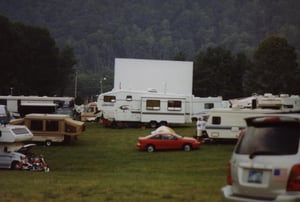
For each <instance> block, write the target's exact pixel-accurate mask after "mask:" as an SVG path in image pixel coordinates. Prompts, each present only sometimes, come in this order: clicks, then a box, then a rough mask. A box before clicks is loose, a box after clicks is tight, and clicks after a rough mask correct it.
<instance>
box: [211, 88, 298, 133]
mask: <svg viewBox="0 0 300 202" xmlns="http://www.w3.org/2000/svg"><path fill="white" fill-rule="evenodd" d="M245 100H247V101H248V104H245V103H244V101H245ZM242 102H243V103H244V104H245V105H238V104H237V103H238V102H236V103H235V106H234V107H233V108H228V109H212V110H211V111H210V112H209V113H208V116H209V118H208V120H207V124H206V131H207V134H208V136H209V138H211V139H237V138H238V137H239V135H240V132H241V130H242V129H243V128H245V127H246V122H245V120H244V119H245V118H246V117H249V116H253V115H262V114H270V113H299V112H300V97H299V96H289V95H286V94H284V95H278V96H277V95H272V94H265V95H263V96H255V97H251V99H243V100H242Z"/></svg>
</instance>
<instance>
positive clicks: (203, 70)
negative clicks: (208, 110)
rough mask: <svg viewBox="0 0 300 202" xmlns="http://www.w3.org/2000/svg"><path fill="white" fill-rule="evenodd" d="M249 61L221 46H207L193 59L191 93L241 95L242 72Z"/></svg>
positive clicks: (231, 96)
mask: <svg viewBox="0 0 300 202" xmlns="http://www.w3.org/2000/svg"><path fill="white" fill-rule="evenodd" d="M249 64H250V61H249V60H248V59H247V57H246V56H245V55H244V54H241V53H240V54H237V55H236V56H234V55H233V54H232V53H231V52H230V51H229V50H226V49H224V48H222V47H215V48H212V47H209V48H207V49H206V50H205V51H202V52H200V53H199V54H198V55H197V56H196V59H195V64H194V78H193V93H194V94H195V95H198V96H202V97H205V96H223V97H224V98H225V99H228V98H234V97H239V96H242V95H243V88H242V82H243V74H244V71H245V69H246V68H248V66H249Z"/></svg>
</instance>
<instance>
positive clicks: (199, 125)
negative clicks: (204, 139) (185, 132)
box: [196, 117, 206, 138]
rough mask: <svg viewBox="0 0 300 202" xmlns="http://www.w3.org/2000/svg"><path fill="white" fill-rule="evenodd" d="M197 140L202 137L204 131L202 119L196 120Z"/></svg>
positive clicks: (204, 123)
mask: <svg viewBox="0 0 300 202" xmlns="http://www.w3.org/2000/svg"><path fill="white" fill-rule="evenodd" d="M196 124H197V138H200V137H201V136H203V135H204V133H205V131H206V121H205V120H204V118H203V117H200V118H199V119H198V120H197V123H196Z"/></svg>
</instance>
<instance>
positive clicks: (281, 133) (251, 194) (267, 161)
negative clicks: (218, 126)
mask: <svg viewBox="0 0 300 202" xmlns="http://www.w3.org/2000/svg"><path fill="white" fill-rule="evenodd" d="M246 123H247V128H246V130H245V131H244V133H243V134H242V135H241V137H240V139H239V141H238V143H237V145H236V147H235V149H234V152H233V154H232V157H231V160H230V161H229V163H228V174H227V186H225V187H223V188H222V198H223V201H235V202H238V201H243V202H246V201H247V202H254V201H255V202H257V201H260V202H269V201H272V202H279V201H280V202H291V201H293V202H294V201H300V144H299V141H300V115H299V114H298V115H296V114H286V115H266V116H259V117H249V118H246Z"/></svg>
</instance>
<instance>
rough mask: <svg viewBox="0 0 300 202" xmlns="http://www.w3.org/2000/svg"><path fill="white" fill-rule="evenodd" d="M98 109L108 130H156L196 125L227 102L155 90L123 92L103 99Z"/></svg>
mask: <svg viewBox="0 0 300 202" xmlns="http://www.w3.org/2000/svg"><path fill="white" fill-rule="evenodd" d="M97 105H98V108H99V109H101V111H102V115H103V123H104V125H106V126H118V127H124V126H128V124H143V125H148V126H150V127H153V128H155V127H157V126H158V125H167V124H170V123H172V124H182V123H189V122H192V120H196V119H197V117H199V116H200V115H203V114H205V113H207V112H208V111H209V110H210V109H211V108H214V107H222V106H223V100H222V97H209V98H195V97H194V96H192V95H191V96H188V95H181V94H170V93H168V94H164V93H157V92H156V91H155V90H153V89H150V90H149V91H131V90H119V91H110V92H107V93H104V94H101V95H99V97H98V101H97Z"/></svg>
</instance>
